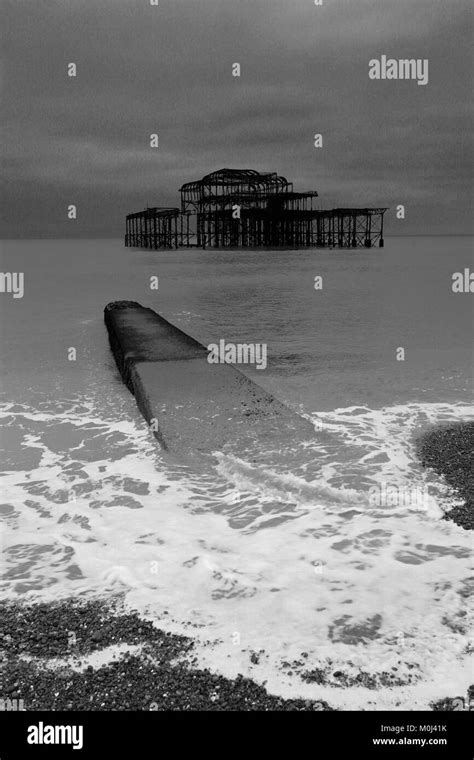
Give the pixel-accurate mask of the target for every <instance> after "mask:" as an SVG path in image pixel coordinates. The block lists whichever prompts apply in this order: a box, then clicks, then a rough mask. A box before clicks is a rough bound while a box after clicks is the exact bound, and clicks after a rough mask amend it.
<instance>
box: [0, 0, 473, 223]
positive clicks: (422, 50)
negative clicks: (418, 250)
mask: <svg viewBox="0 0 474 760" xmlns="http://www.w3.org/2000/svg"><path fill="white" fill-rule="evenodd" d="M4 6H5V14H4V16H5V22H4V31H3V37H4V39H3V41H2V47H3V50H4V58H5V63H4V66H3V85H4V90H3V102H4V107H3V123H4V140H3V152H4V176H5V183H6V184H5V189H4V191H3V197H4V198H5V203H4V216H5V219H4V224H3V226H4V230H5V233H6V234H7V235H9V236H15V235H24V234H30V233H31V234H33V233H34V234H42V232H44V234H57V235H58V236H62V235H64V234H70V227H68V226H67V222H64V220H63V216H62V212H61V213H60V212H59V210H58V209H59V208H61V209H62V208H63V207H64V204H65V203H67V202H74V200H77V199H81V203H82V204H84V206H83V209H82V212H83V213H82V214H81V224H78V225H75V230H76V233H77V234H80V235H89V234H99V233H100V234H103V235H107V234H109V235H119V234H121V233H122V226H123V223H122V222H123V216H122V215H123V213H124V211H125V210H127V211H128V210H134V209H135V208H141V207H143V206H144V205H146V204H147V203H149V204H150V205H154V204H158V205H159V204H161V203H162V204H163V205H169V204H172V205H175V204H176V205H177V204H178V194H177V190H178V187H179V186H180V185H181V184H182V183H183V182H185V181H188V180H190V179H193V178H196V177H199V176H202V175H203V174H205V173H207V172H209V171H212V170H214V169H217V168H220V167H222V166H234V167H254V168H257V169H262V170H275V171H278V172H279V173H281V174H284V175H285V176H287V177H288V179H290V180H293V181H294V182H295V187H296V188H297V189H299V188H301V189H313V188H314V189H317V190H318V192H319V193H320V196H321V199H322V202H324V203H327V205H348V204H356V205H362V206H363V205H366V204H374V205H393V204H395V203H397V202H403V203H405V204H406V205H407V206H409V205H410V203H412V204H414V205H416V215H415V216H414V215H410V214H408V215H407V216H408V219H409V220H410V221H407V223H406V227H405V228H404V231H407V232H408V231H417V232H421V231H443V232H449V231H454V230H456V231H467V220H468V218H469V215H470V208H469V204H470V192H469V191H470V179H469V177H470V172H472V149H471V143H470V136H469V130H470V127H469V124H470V119H472V109H471V108H470V106H469V103H470V70H471V64H472V53H471V52H470V33H469V29H470V25H469V23H468V22H469V3H468V2H465V0H450V2H449V3H447V2H446V3H443V2H436V3H434V2H433V0H397V2H393V1H392V0H357V2H355V0H324V5H323V6H322V7H318V6H314V3H313V2H311V0H291V2H289V1H288V0H239V2H235V1H234V0H198V1H196V0H178V1H176V0H160V5H159V6H158V7H152V6H149V5H148V4H147V2H146V0H101V1H100V2H92V0H36V2H35V3H31V2H30V0H14V1H13V0H6V1H5V2H4ZM6 30H8V32H7V31H6ZM382 53H386V54H388V55H393V56H394V57H423V58H424V57H428V58H429V61H430V82H429V84H428V85H427V86H426V87H418V86H417V85H416V83H415V82H407V81H401V82H387V81H385V82H381V81H379V82H374V81H370V80H369V79H368V76H367V71H368V61H369V60H370V58H372V57H378V56H379V55H380V54H382ZM71 61H73V62H75V63H76V64H77V68H78V76H77V78H76V79H71V78H69V77H67V73H66V67H67V63H68V62H71ZM234 61H238V62H240V63H241V67H242V76H241V77H240V79H239V78H234V77H232V76H231V65H232V63H233V62H234ZM152 132H158V134H159V136H160V147H159V149H158V150H155V151H154V150H153V149H151V148H150V147H149V136H150V134H151V133H152ZM316 132H321V133H322V134H323V138H324V147H323V149H322V150H317V149H315V148H314V147H313V135H314V133H316ZM441 188H442V196H441V194H440V189H441ZM443 199H444V201H449V202H448V203H445V205H444V206H443V214H442V215H441V214H440V206H441V205H442V204H443ZM454 200H455V202H454ZM18 204H20V205H22V206H27V207H28V208H29V218H28V222H27V223H25V220H24V218H23V216H22V215H21V214H20V213H19V212H18V209H17V206H18ZM388 224H389V228H390V219H388ZM460 225H461V226H462V229H461V230H460Z"/></svg>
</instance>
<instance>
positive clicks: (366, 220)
mask: <svg viewBox="0 0 474 760" xmlns="http://www.w3.org/2000/svg"><path fill="white" fill-rule="evenodd" d="M180 193H181V209H179V208H161V207H153V208H146V209H144V210H143V211H139V212H138V213H135V214H129V215H128V216H127V218H126V234H125V245H127V246H132V247H140V248H152V249H159V248H180V247H199V248H233V247H241V248H262V247H268V248H282V247H283V248H293V247H295V248H301V247H304V248H360V247H365V248H372V247H374V246H376V245H379V246H380V247H382V246H383V244H384V239H383V216H384V213H385V211H386V210H387V209H386V208H336V209H330V210H321V209H318V208H316V203H317V202H316V198H317V197H318V193H317V192H316V191H315V190H313V191H308V192H295V191H294V189H293V183H292V182H288V181H287V180H286V179H285V178H284V177H280V176H279V175H277V174H276V173H274V172H266V173H262V172H257V171H255V170H254V169H221V170H219V171H217V172H213V173H211V174H208V175H206V176H205V177H203V179H201V180H197V181H195V182H188V183H186V184H184V185H183V186H182V187H181V189H180Z"/></svg>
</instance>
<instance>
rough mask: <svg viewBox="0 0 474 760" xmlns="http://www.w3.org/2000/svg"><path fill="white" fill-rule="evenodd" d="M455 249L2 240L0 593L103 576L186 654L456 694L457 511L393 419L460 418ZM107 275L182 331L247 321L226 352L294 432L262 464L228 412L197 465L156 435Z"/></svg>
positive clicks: (417, 701) (462, 357)
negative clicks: (299, 436) (298, 433)
mask: <svg viewBox="0 0 474 760" xmlns="http://www.w3.org/2000/svg"><path fill="white" fill-rule="evenodd" d="M466 268H470V269H471V271H472V270H474V262H473V245H472V239H471V238H469V237H442V236H438V237H420V236H418V237H389V238H386V240H385V247H384V248H382V249H379V248H374V249H370V250H366V249H355V250H337V249H335V250H276V251H275V250H254V251H242V250H200V249H184V250H178V251H145V250H137V249H132V248H125V247H124V245H123V241H122V240H120V239H97V240H56V239H55V240H44V239H42V240H6V241H3V243H2V253H1V269H2V272H10V273H13V272H16V273H23V274H24V293H23V297H22V298H14V297H13V293H8V292H5V293H0V320H1V321H0V347H1V396H0V401H1V405H0V410H1V423H2V428H1V434H0V441H1V445H2V459H1V465H0V466H1V480H0V485H1V496H0V526H1V528H0V530H1V533H0V548H1V550H2V559H1V564H0V586H1V590H0V595H1V597H2V598H3V599H7V600H15V601H24V602H31V601H60V600H64V599H66V598H70V597H74V598H76V599H82V600H87V599H92V598H98V597H99V598H102V599H110V600H112V599H120V600H121V601H122V603H123V604H124V606H125V608H126V609H131V610H138V611H139V613H140V614H141V615H143V616H144V617H147V618H148V619H150V620H153V621H155V622H156V624H157V625H158V626H159V627H160V628H162V629H164V630H166V631H170V632H173V633H182V634H185V635H188V636H191V637H192V638H193V639H194V641H195V651H194V654H193V656H194V657H195V658H196V663H197V666H198V667H208V668H210V669H211V670H212V671H215V672H218V673H221V674H223V675H225V676H228V677H235V676H236V675H237V674H239V673H241V674H242V675H244V676H249V677H251V678H253V679H254V680H255V681H257V682H258V683H261V684H264V685H265V686H266V688H267V689H268V691H270V692H271V693H274V694H279V695H281V696H283V697H291V696H293V697H295V696H299V697H303V698H308V699H316V700H318V699H320V700H323V699H324V700H326V701H327V702H328V703H329V704H330V705H331V706H333V707H335V708H339V709H354V710H364V709H369V710H378V709H393V710H399V709H424V708H427V707H428V706H429V704H430V703H431V702H432V701H433V700H436V699H440V698H443V697H445V696H464V695H465V694H466V691H467V687H468V685H469V684H470V683H471V682H472V673H471V672H470V668H471V667H472V661H471V664H470V660H469V651H470V647H469V622H470V620H469V614H470V613H469V608H468V592H469V578H471V583H472V573H471V571H470V565H471V559H472V553H471V548H472V534H470V533H469V531H466V530H464V529H463V528H461V527H460V526H458V525H456V524H455V523H454V522H452V521H447V520H443V519H441V518H442V516H443V514H444V513H445V512H446V511H449V509H451V507H452V506H454V505H455V504H457V503H459V497H458V496H456V494H455V493H453V492H452V491H451V490H450V489H449V488H448V487H447V485H446V484H445V483H444V481H443V480H442V478H440V477H439V476H438V475H436V474H435V473H434V472H432V471H427V470H424V469H423V468H422V467H421V466H420V464H419V461H418V459H417V456H416V440H417V438H418V437H419V436H420V435H422V434H423V433H424V432H426V431H428V430H430V429H432V428H433V427H436V426H439V425H446V424H451V423H455V422H458V421H461V420H468V419H473V418H474V406H473V395H472V390H473V387H472V379H473V348H472V334H473V333H472V330H473V300H474V299H473V297H472V294H469V293H468V292H464V293H462V292H461V293H455V292H453V289H452V282H453V274H454V273H456V272H461V273H462V272H464V270H465V269H466ZM319 277H320V278H322V280H317V279H315V278H319ZM156 278H158V280H156ZM156 284H158V287H157V288H156V287H153V286H156ZM315 285H316V287H315ZM318 285H322V287H318ZM122 299H124V300H135V301H138V302H139V303H141V304H142V305H144V306H148V307H151V308H152V309H154V310H156V311H157V312H158V313H159V314H161V315H162V316H164V317H165V318H166V319H168V320H169V321H170V322H172V323H173V324H174V325H177V326H178V327H179V328H181V329H182V330H184V331H185V332H186V333H188V334H189V335H192V336H193V337H194V338H196V339H197V340H199V341H200V342H202V343H203V344H205V345H209V344H210V343H218V342H219V341H220V340H222V339H224V340H225V341H226V342H234V343H265V344H266V345H267V367H266V369H265V370H259V369H257V367H255V366H251V365H245V366H241V367H239V369H240V370H241V371H242V372H244V373H245V374H247V375H248V376H249V377H251V378H252V379H253V380H254V381H255V382H257V383H258V384H259V385H261V386H263V387H264V388H265V389H266V390H268V391H270V392H271V393H272V394H273V395H274V396H275V397H276V398H278V399H279V400H280V401H283V402H284V403H285V404H287V405H288V406H289V407H291V408H292V409H293V410H294V411H295V412H296V413H297V414H299V415H302V416H303V417H305V418H306V419H307V420H309V421H310V422H311V423H312V424H313V425H314V440H312V441H311V442H310V443H308V442H306V443H304V444H303V443H301V444H298V446H300V447H301V448H300V451H298V446H296V447H295V449H294V450H293V455H292V456H291V457H288V460H286V459H284V460H283V461H282V459H281V458H280V459H279V460H278V458H276V459H275V460H274V466H273V465H272V461H273V460H272V458H271V456H269V457H267V458H266V459H265V465H258V464H257V465H256V464H255V463H254V462H253V461H250V460H249V459H248V458H246V451H245V447H242V445H239V440H238V434H237V432H236V438H235V440H234V441H229V446H228V447H226V451H225V452H223V451H215V452H213V453H212V454H213V458H212V466H211V467H210V468H206V470H205V471H204V470H203V471H202V472H200V471H199V468H194V469H191V467H190V466H189V465H187V464H186V463H181V462H180V461H179V457H178V458H176V460H170V459H169V457H168V458H167V457H165V456H164V455H163V452H162V451H161V450H160V447H159V444H158V443H157V441H156V440H155V439H154V438H153V436H152V435H151V433H150V431H149V429H148V427H147V425H146V423H145V421H144V419H143V418H142V416H141V414H140V413H139V411H138V409H137V407H136V404H135V400H134V398H133V396H132V395H131V394H130V393H129V391H128V390H127V388H126V387H125V385H123V383H122V381H121V379H120V376H119V374H118V371H117V368H116V366H115V362H114V359H113V356H112V354H111V351H110V348H109V343H108V336H107V331H106V329H105V326H104V321H103V309H104V307H105V306H106V304H107V303H108V302H110V301H115V300H122ZM185 426H186V419H183V429H185ZM283 437H284V432H283V431H282V447H283V445H285V446H286V449H285V450H288V441H286V440H285V441H284V440H283ZM273 443H274V442H273ZM263 453H264V452H263ZM0 627H1V626H0ZM471 649H472V647H471Z"/></svg>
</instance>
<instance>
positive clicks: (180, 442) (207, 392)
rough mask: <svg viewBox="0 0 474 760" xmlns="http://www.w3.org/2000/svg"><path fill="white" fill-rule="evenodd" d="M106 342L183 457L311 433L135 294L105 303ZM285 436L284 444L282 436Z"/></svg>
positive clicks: (276, 443) (290, 441)
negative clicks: (210, 359) (133, 297)
mask: <svg viewBox="0 0 474 760" xmlns="http://www.w3.org/2000/svg"><path fill="white" fill-rule="evenodd" d="M104 318H105V324H106V326H107V330H108V333H109V339H110V346H111V349H112V353H113V355H114V357H115V361H116V364H117V367H118V369H119V371H120V374H121V376H122V379H123V381H124V382H125V383H126V385H127V387H128V388H129V390H130V391H131V392H132V393H133V395H134V396H135V398H136V401H137V405H138V407H139V409H140V411H141V412H142V414H143V416H144V417H145V419H146V421H147V423H148V424H149V425H150V426H151V429H152V430H153V432H154V434H155V437H156V438H157V440H158V441H159V442H160V444H161V446H162V447H163V448H164V449H165V450H167V451H169V452H171V453H175V454H179V455H183V456H185V457H194V456H199V455H206V454H211V453H212V452H216V451H225V450H226V448H229V446H232V447H233V450H234V452H235V451H236V449H238V450H240V451H241V453H242V454H245V455H246V456H249V455H250V456H252V457H253V459H252V461H254V462H256V461H259V451H261V450H262V448H263V447H265V448H266V450H268V449H269V448H274V449H280V450H281V448H282V442H283V445H284V446H285V445H289V446H293V445H294V444H296V443H297V442H298V441H307V440H311V439H314V437H315V434H314V428H313V425H312V424H311V423H310V422H308V421H307V420H305V419H303V418H302V417H300V416H298V415H297V414H296V413H294V412H293V411H291V410H290V409H289V408H288V407H286V406H285V405H284V404H282V403H281V402H279V401H277V400H276V399H275V398H274V397H273V396H272V395H271V394H270V393H268V392H267V391H265V390H264V389H263V388H261V387H260V386H259V385H257V384H256V383H254V382H253V381H252V380H250V379H249V378H248V377H246V376H245V375H244V374H242V373H241V372H239V370H238V369H236V368H235V367H234V366H232V365H230V364H210V363H209V362H208V350H207V349H206V348H205V346H203V345H202V344H201V343H199V342H198V341H196V340H194V338H191V337H190V336H189V335H187V334H186V333H184V332H182V330H179V329H178V328H177V327H175V326H174V325H172V324H171V323H170V322H168V321H167V320H166V319H164V318H163V317H161V316H159V315H158V314H157V313H156V312H154V311H153V310H152V309H148V308H144V307H143V306H141V305H140V304H138V303H136V302H133V301H116V302H113V303H109V304H108V305H107V306H106V307H105V313H104ZM285 442H286V443H285Z"/></svg>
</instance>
